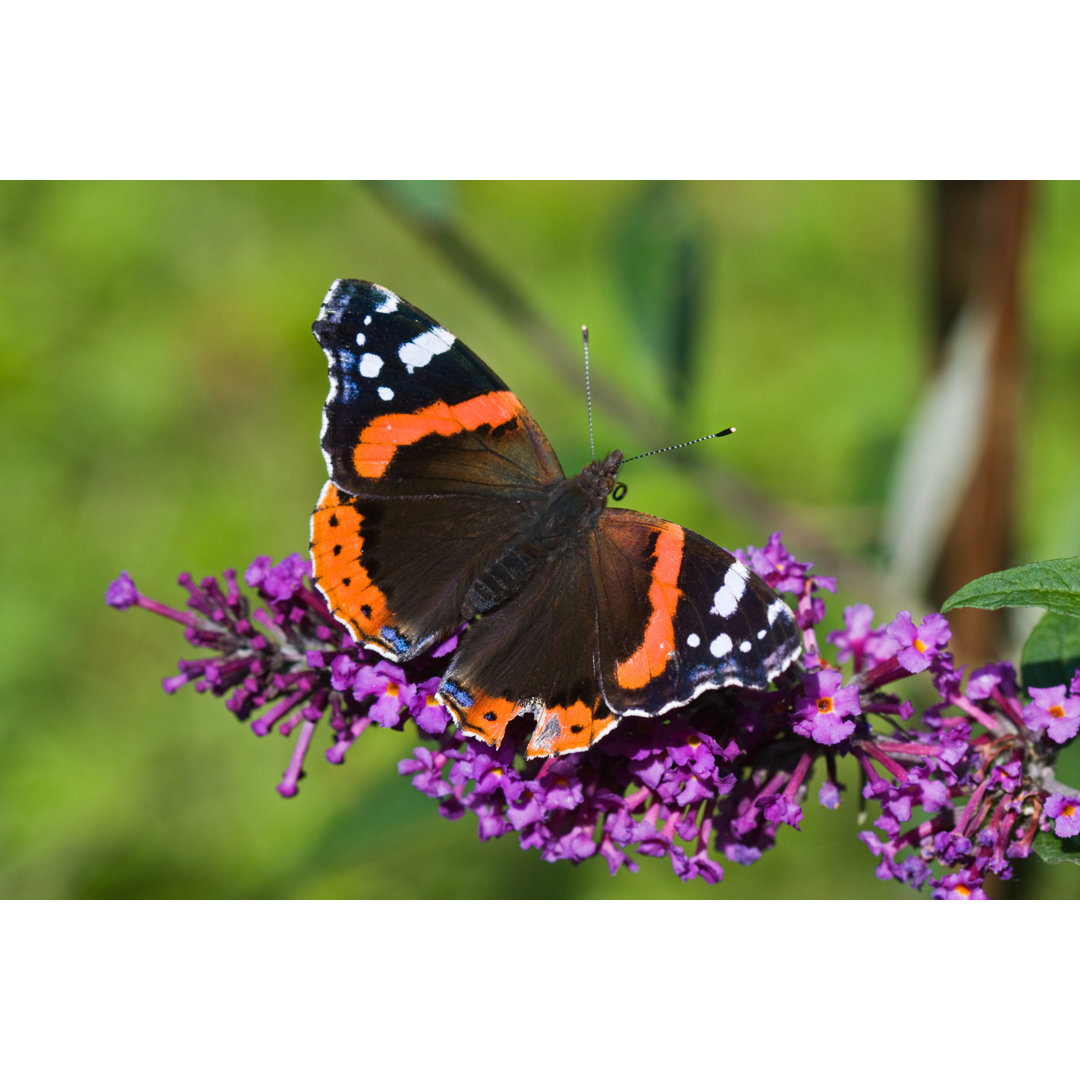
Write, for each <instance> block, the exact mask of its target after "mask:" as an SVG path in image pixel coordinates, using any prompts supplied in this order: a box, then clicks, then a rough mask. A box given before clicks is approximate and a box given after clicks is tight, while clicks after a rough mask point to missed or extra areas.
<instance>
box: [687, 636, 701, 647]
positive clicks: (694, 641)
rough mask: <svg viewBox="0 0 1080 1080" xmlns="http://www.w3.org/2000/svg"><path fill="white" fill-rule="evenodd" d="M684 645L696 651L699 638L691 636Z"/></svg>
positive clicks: (699, 641) (699, 642)
mask: <svg viewBox="0 0 1080 1080" xmlns="http://www.w3.org/2000/svg"><path fill="white" fill-rule="evenodd" d="M686 644H687V645H689V646H690V648H691V649H696V648H697V647H698V646H699V645H700V644H701V638H699V637H698V636H697V634H691V635H690V636H689V637H688V638H687V639H686Z"/></svg>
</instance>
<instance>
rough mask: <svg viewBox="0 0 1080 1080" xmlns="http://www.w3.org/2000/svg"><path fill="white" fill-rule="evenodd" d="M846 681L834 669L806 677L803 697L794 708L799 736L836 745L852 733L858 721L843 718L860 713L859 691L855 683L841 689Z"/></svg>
mask: <svg viewBox="0 0 1080 1080" xmlns="http://www.w3.org/2000/svg"><path fill="white" fill-rule="evenodd" d="M843 681H844V677H843V675H841V673H840V672H839V671H834V670H831V669H830V670H827V671H815V672H813V673H811V674H809V675H805V676H804V677H803V696H802V698H800V700H799V703H798V704H797V705H796V708H795V715H796V716H798V717H799V721H798V723H796V724H795V726H794V729H793V730H794V731H795V733H796V734H797V735H802V736H803V737H804V738H807V739H813V740H814V742H817V743H821V744H822V745H823V746H833V745H835V744H836V743H838V742H843V741H844V740H845V739H847V738H849V737H850V736H851V735H852V733H853V732H854V731H855V721H854V720H845V719H844V717H845V716H858V715H860V713H861V711H862V710H861V707H860V705H859V691H858V690H857V689H856V688H855V687H854V686H847V687H844V688H843V689H840V684H841V683H842V682H843Z"/></svg>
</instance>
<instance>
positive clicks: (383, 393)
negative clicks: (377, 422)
mask: <svg viewBox="0 0 1080 1080" xmlns="http://www.w3.org/2000/svg"><path fill="white" fill-rule="evenodd" d="M379 397H381V398H382V399H383V401H392V400H393V398H394V391H393V390H391V389H390V387H389V386H380V387H379Z"/></svg>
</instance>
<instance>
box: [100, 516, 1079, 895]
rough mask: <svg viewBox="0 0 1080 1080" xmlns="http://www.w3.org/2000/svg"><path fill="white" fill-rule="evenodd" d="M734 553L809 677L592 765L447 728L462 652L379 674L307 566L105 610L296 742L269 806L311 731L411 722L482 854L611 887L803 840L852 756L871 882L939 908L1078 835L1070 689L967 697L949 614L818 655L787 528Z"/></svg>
mask: <svg viewBox="0 0 1080 1080" xmlns="http://www.w3.org/2000/svg"><path fill="white" fill-rule="evenodd" d="M737 554H738V555H739V557H740V558H741V559H742V560H743V561H745V562H746V563H748V564H749V565H750V566H752V567H753V568H754V570H755V571H756V572H757V573H758V574H759V575H761V576H762V577H763V578H764V579H765V580H766V582H767V583H768V584H769V585H771V586H772V587H773V588H774V589H777V590H779V591H783V592H787V593H790V594H792V595H793V598H794V604H793V606H794V607H795V610H796V618H797V621H798V624H799V627H800V629H801V630H802V633H803V643H804V654H803V661H802V665H796V666H793V667H792V668H790V669H789V670H788V671H787V672H786V673H785V674H784V675H783V676H782V677H781V678H780V679H779V680H778V681H777V684H776V688H775V689H773V690H769V691H753V690H746V689H739V688H734V689H728V690H725V691H723V692H715V693H709V694H705V695H702V696H701V697H699V698H698V699H696V700H695V701H693V702H691V703H690V704H689V705H687V706H685V707H683V708H681V709H678V710H675V711H673V712H672V713H669V714H665V716H664V717H663V718H662V719H649V718H636V717H627V718H624V719H623V720H622V721H621V722H620V723H619V725H618V726H617V728H616V729H615V730H614V732H613V733H612V734H610V735H608V736H607V737H606V738H604V739H602V740H601V741H600V742H599V743H597V744H596V745H595V746H594V747H592V748H591V749H590V750H589V751H588V752H587V753H584V754H575V755H571V756H570V757H566V758H561V759H552V758H549V759H545V760H543V761H535V760H533V761H527V760H525V759H523V758H522V757H521V756H520V750H521V746H522V744H523V740H522V739H520V738H518V737H516V736H515V731H516V728H515V727H513V726H512V727H511V729H510V733H509V734H508V736H507V738H506V739H505V740H504V742H503V744H502V746H501V747H499V748H494V747H491V746H488V745H487V744H485V743H483V742H480V741H478V740H476V739H473V738H465V737H463V736H462V735H461V734H460V733H459V732H458V731H457V730H456V728H455V727H454V725H453V724H452V723H450V721H449V716H448V714H447V713H446V711H445V710H444V709H443V708H442V706H440V705H439V704H438V702H437V701H436V699H435V697H434V694H435V691H436V689H437V687H438V685H439V682H440V678H441V673H442V672H443V671H444V670H445V667H446V665H447V663H448V658H449V656H450V654H451V653H452V652H453V650H454V648H455V647H456V644H457V641H456V638H451V639H450V640H448V641H445V642H443V643H442V644H441V645H440V646H439V647H438V648H437V649H435V650H434V651H433V652H431V653H429V654H428V655H426V656H424V657H422V658H420V659H418V660H416V661H410V662H409V663H407V664H405V665H403V666H402V665H397V664H393V663H390V662H388V661H386V660H378V659H376V658H375V657H374V656H372V655H371V654H370V653H367V652H365V651H363V650H362V649H359V648H358V647H357V646H356V644H355V642H354V641H353V640H352V639H351V638H350V637H349V635H348V634H347V633H346V632H345V631H344V629H343V628H342V627H341V625H340V624H339V623H337V622H336V621H335V620H334V619H333V618H332V616H331V615H330V612H329V611H328V609H327V607H326V605H325V603H324V602H323V599H322V597H321V596H320V595H319V594H318V593H317V592H316V591H315V590H314V588H313V587H312V586H311V584H310V580H309V574H310V568H309V566H308V564H307V563H306V561H305V560H303V559H301V558H300V556H297V555H291V556H289V557H288V558H287V559H285V560H284V561H282V562H281V563H278V564H277V565H274V564H273V563H272V562H271V560H270V559H268V558H266V557H265V556H264V557H260V558H259V559H256V560H255V562H254V563H252V565H251V566H250V567H249V568H248V570H247V572H246V574H245V576H244V581H245V583H246V584H247V585H248V586H249V587H250V588H251V589H254V590H255V591H256V593H257V595H258V598H259V601H260V603H259V604H257V605H253V604H252V603H251V601H250V600H249V599H248V597H247V596H245V595H244V594H242V593H241V591H240V589H239V586H238V582H237V575H236V573H235V572H233V571H226V573H225V574H224V587H223V586H222V585H221V584H220V583H219V582H218V581H217V580H216V579H214V578H207V579H204V580H203V581H202V582H200V583H199V584H197V585H196V584H195V583H194V582H193V580H192V579H191V578H190V577H189V576H188V575H184V576H182V577H181V578H180V583H181V585H183V586H184V587H185V588H186V589H187V591H188V593H189V597H188V605H187V606H188V610H186V611H178V610H174V609H172V608H169V607H166V606H165V605H162V604H159V603H157V602H156V601H153V600H150V599H147V598H146V597H144V596H142V595H141V594H140V593H139V591H138V590H137V589H136V588H135V586H134V584H133V583H132V581H131V579H130V578H129V577H128V576H127V574H126V573H125V574H122V575H121V577H120V578H119V579H118V580H117V581H115V582H113V583H112V584H111V585H110V586H109V589H108V592H107V594H106V599H107V601H108V603H109V604H111V605H112V606H114V607H117V608H120V609H123V608H127V607H130V606H133V605H137V606H140V607H143V608H145V609H147V610H149V611H152V612H155V613H157V614H160V615H165V616H167V617H169V618H173V619H175V620H177V621H179V622H180V623H182V624H183V625H184V626H185V637H186V638H187V641H188V642H189V644H191V645H194V646H198V647H201V648H204V649H208V650H210V652H211V655H210V656H209V657H206V658H203V659H198V660H181V661H180V674H179V675H177V676H173V677H171V678H167V679H165V680H164V687H165V690H166V691H167V692H169V693H172V692H174V691H175V690H176V689H177V688H178V687H180V686H182V685H184V684H187V683H191V684H192V685H193V686H194V687H195V689H196V690H197V691H199V692H205V691H208V690H209V691H210V692H211V693H213V694H215V695H218V696H223V697H226V706H227V707H228V708H229V709H230V710H231V711H232V712H233V713H235V714H236V716H237V717H239V718H240V719H243V720H247V719H250V720H251V729H252V731H253V732H255V734H257V735H261V736H262V735H267V734H268V733H270V732H271V731H272V730H276V731H278V732H279V733H280V734H282V735H285V736H293V735H294V733H295V740H294V743H293V749H292V753H291V755H290V758H289V761H288V764H287V766H286V768H285V770H284V774H283V778H282V781H281V783H280V784H279V785H278V791H279V792H280V793H281V794H282V795H284V796H292V795H295V794H296V793H297V790H298V783H299V781H300V779H301V778H302V776H303V775H304V774H303V767H304V762H305V760H306V758H307V755H308V754H309V752H310V749H311V746H312V743H313V739H314V735H315V733H316V729H317V728H318V727H319V725H320V724H321V725H323V726H324V729H326V730H327V734H328V745H327V746H326V749H325V757H326V759H327V760H328V761H329V762H331V763H335V764H340V763H341V762H343V761H344V759H345V757H346V755H347V753H348V752H349V751H350V750H351V748H352V747H353V745H354V744H355V743H356V742H357V740H358V739H359V738H360V736H361V735H362V734H363V732H364V731H365V730H366V729H367V728H368V727H370V726H372V725H375V726H377V727H384V728H385V727H389V728H394V729H397V730H401V729H403V728H404V727H405V726H406V724H407V723H408V722H409V721H412V722H414V723H415V726H416V730H417V732H418V734H419V736H420V737H421V742H420V745H419V746H417V748H416V749H415V750H414V752H413V753H412V754H411V756H409V757H407V758H405V759H404V760H403V761H402V762H401V763H400V765H399V771H400V773H401V774H402V775H404V776H408V777H410V778H411V781H412V784H413V785H414V787H416V788H417V789H418V790H419V791H421V792H423V793H424V794H426V795H428V796H429V797H431V798H433V799H435V800H437V801H438V804H439V813H440V814H442V815H443V816H445V817H448V818H457V817H460V816H462V815H464V814H465V813H470V814H473V815H474V816H475V817H476V819H477V822H478V828H479V835H480V838H481V839H482V840H488V839H492V838H494V837H498V836H502V835H505V834H508V833H515V834H517V839H518V843H519V844H520V845H521V846H522V847H523V848H536V849H537V851H538V853H539V855H540V857H541V858H543V859H545V860H547V861H555V860H559V859H570V860H572V861H574V862H580V861H582V860H584V859H589V858H593V857H596V856H600V857H602V858H603V859H604V860H605V861H606V862H607V864H608V867H609V868H610V870H611V872H612V873H615V872H616V871H617V870H618V869H619V868H620V867H625V868H626V869H628V870H630V871H634V870H636V869H637V863H636V862H635V860H634V856H636V857H639V858H666V859H668V860H669V861H670V863H671V866H672V869H673V871H674V872H675V873H676V874H677V875H678V876H679V877H680V878H682V879H684V880H690V879H692V878H695V877H701V878H703V879H704V880H706V881H709V882H718V881H720V880H721V878H722V877H723V872H724V871H723V866H722V865H721V863H720V862H719V861H718V859H717V856H722V857H723V858H724V859H725V860H727V861H729V862H734V863H739V864H743V865H748V864H750V863H753V862H755V861H756V860H757V859H759V858H760V857H761V856H762V855H763V853H764V852H765V851H766V850H767V849H768V848H770V847H771V846H772V845H773V844H774V843H775V841H776V836H777V833H778V831H779V830H780V828H781V827H782V826H790V827H792V828H794V829H796V830H797V829H798V828H799V825H800V822H801V819H802V803H803V801H804V800H805V798H806V796H807V793H808V789H809V787H810V784H811V782H812V780H813V779H814V777H815V774H816V777H817V781H818V784H817V797H818V799H819V802H820V803H821V805H823V806H825V807H828V808H835V807H836V806H838V805H839V802H840V797H841V785H840V783H839V781H838V779H837V767H836V766H837V760H838V758H839V757H840V756H843V755H852V756H853V757H854V758H855V759H856V760H857V761H858V763H859V765H860V767H861V770H862V775H863V778H864V779H863V785H862V792H861V794H862V797H863V799H864V800H866V801H867V802H869V803H876V804H877V805H878V807H879V812H878V816H877V817H876V819H875V820H874V821H873V823H872V824H873V828H872V829H870V830H867V831H865V832H863V833H861V834H860V835H861V838H862V839H863V840H864V841H865V843H866V844H867V845H868V846H869V847H870V849H871V850H872V851H873V852H874V853H875V854H877V855H878V856H880V862H879V866H878V876H879V877H881V878H897V879H899V880H901V881H904V882H907V883H909V884H910V885H912V886H913V887H915V888H920V887H922V886H923V885H924V884H926V883H927V882H929V883H930V884H931V886H932V889H933V895H934V896H936V897H950V898H951V897H980V896H982V895H984V893H983V884H984V881H985V879H986V877H987V875H988V874H991V873H992V874H995V875H997V876H998V877H1000V878H1007V877H1009V876H1010V874H1011V866H1010V863H1011V860H1015V859H1017V858H1024V857H1026V856H1027V854H1028V853H1029V852H1030V850H1031V846H1032V842H1033V840H1034V838H1035V836H1036V834H1037V833H1038V832H1039V831H1040V830H1051V829H1052V830H1053V831H1054V833H1055V834H1056V835H1057V836H1058V837H1071V836H1075V835H1077V834H1078V833H1080V793H1077V792H1073V791H1071V790H1069V789H1067V788H1065V787H1063V785H1061V784H1059V783H1057V782H1056V780H1055V779H1054V776H1053V763H1054V759H1055V756H1056V753H1057V751H1058V749H1059V748H1060V746H1061V745H1062V744H1063V743H1065V742H1067V741H1068V740H1070V739H1072V738H1074V737H1075V736H1076V735H1077V731H1078V728H1080V675H1078V676H1077V678H1075V679H1074V680H1073V684H1072V685H1071V686H1070V687H1068V688H1066V687H1065V686H1059V687H1051V688H1047V689H1032V690H1031V691H1030V698H1031V700H1030V702H1029V703H1027V704H1025V703H1024V701H1023V700H1022V698H1021V695H1020V692H1019V690H1018V687H1017V680H1016V675H1015V672H1014V671H1013V669H1012V667H1011V666H1010V665H1009V664H996V665H990V666H988V667H985V668H982V669H980V670H979V671H976V672H974V673H973V674H972V675H971V676H970V677H969V678H967V680H966V685H965V679H964V673H963V671H962V670H957V669H956V668H955V666H954V664H953V661H952V657H951V655H950V654H949V653H948V652H947V651H946V649H945V645H946V644H947V642H948V640H949V627H948V624H947V622H946V620H945V619H944V617H943V616H941V615H936V614H931V615H928V616H927V617H926V618H925V619H923V620H922V621H921V622H920V623H916V622H915V621H914V620H913V619H912V617H911V615H910V613H908V612H901V613H900V614H899V615H898V616H897V617H896V618H895V619H893V620H892V622H891V623H889V624H888V625H881V626H878V627H877V628H876V629H875V628H874V627H873V622H874V618H873V612H872V611H871V609H870V608H868V607H866V606H865V605H861V604H859V605H855V606H853V607H850V608H848V609H846V611H845V612H844V629H843V630H839V631H834V632H831V633H829V634H828V635H827V636H826V648H825V653H823V650H822V647H821V645H820V643H819V641H818V638H817V634H816V630H815V627H816V626H817V625H818V624H819V623H820V621H821V619H822V617H823V616H824V612H825V604H824V598H823V596H822V593H823V592H833V591H835V582H833V581H832V580H831V579H828V578H822V577H820V576H816V575H813V574H811V572H810V571H811V566H810V564H808V563H800V562H797V561H796V560H794V559H793V558H792V557H791V555H790V554H789V553H788V552H787V550H786V549H785V548H784V546H783V544H782V543H781V542H780V536H779V534H774V535H773V536H772V537H770V539H769V542H768V544H767V545H766V546H765V547H764V548H761V549H755V548H749V549H748V550H747V551H745V552H738V553H737ZM465 632H466V633H467V632H468V631H465ZM826 653H827V655H826ZM843 669H847V670H848V671H849V674H848V675H847V677H845V674H844V670H843ZM921 672H928V673H929V677H930V681H931V683H932V685H933V688H934V691H935V694H936V699H935V701H934V703H933V704H932V705H931V706H930V707H929V708H924V709H923V710H922V711H921V713H920V714H916V710H915V708H914V707H913V705H912V704H911V703H910V702H909V701H907V700H906V699H904V698H902V697H901V696H898V695H897V694H895V693H893V692H890V691H889V690H888V689H887V688H888V687H889V686H890V685H891V684H893V683H895V682H898V681H900V680H902V679H906V678H907V677H908V676H910V675H913V674H917V673H921ZM518 734H521V733H518Z"/></svg>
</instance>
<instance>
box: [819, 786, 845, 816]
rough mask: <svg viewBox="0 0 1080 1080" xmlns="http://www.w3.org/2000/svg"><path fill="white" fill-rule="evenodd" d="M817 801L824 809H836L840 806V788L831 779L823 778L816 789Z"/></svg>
mask: <svg viewBox="0 0 1080 1080" xmlns="http://www.w3.org/2000/svg"><path fill="white" fill-rule="evenodd" d="M818 803H819V804H820V805H821V806H824V807H825V809H826V810H836V809H837V808H838V807H839V806H840V788H839V787H838V786H837V785H836V784H834V783H833V782H832V781H831V780H823V781H822V782H821V787H820V789H819V790H818Z"/></svg>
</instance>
